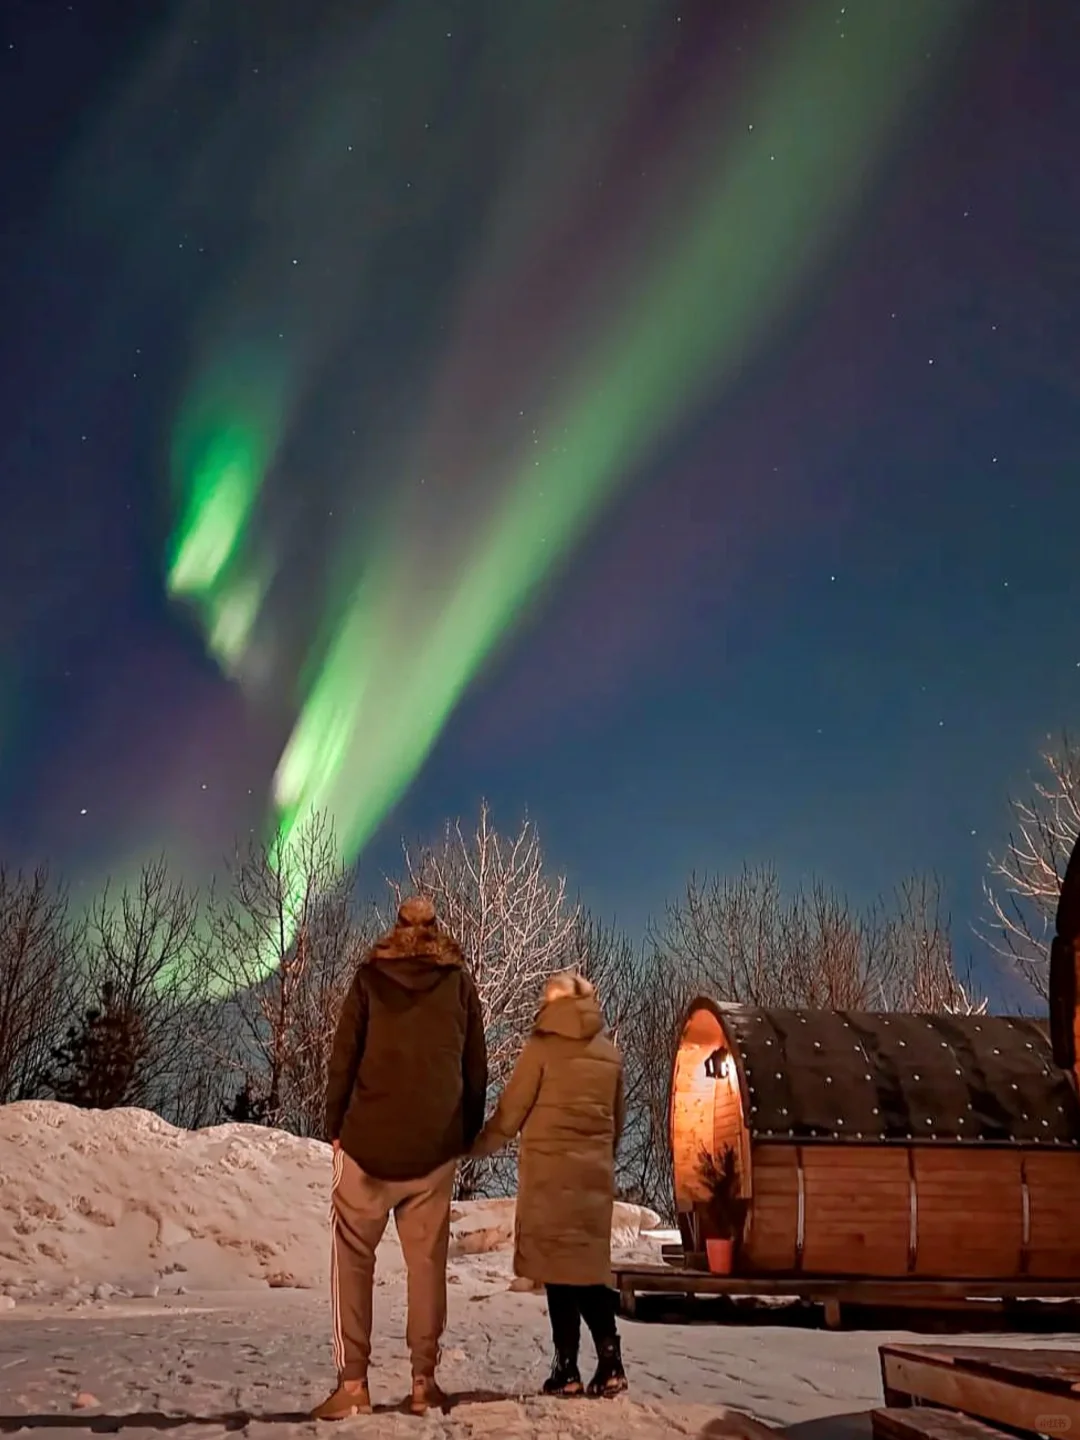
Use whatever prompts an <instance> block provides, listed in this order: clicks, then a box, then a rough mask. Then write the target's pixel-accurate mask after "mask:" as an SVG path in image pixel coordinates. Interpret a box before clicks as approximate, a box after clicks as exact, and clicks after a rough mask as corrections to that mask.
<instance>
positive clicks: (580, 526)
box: [169, 0, 971, 969]
mask: <svg viewBox="0 0 1080 1440" xmlns="http://www.w3.org/2000/svg"><path fill="white" fill-rule="evenodd" d="M970 9H971V5H970V0H957V3H947V0H905V4H904V7H903V22H902V23H900V22H899V21H898V20H897V13H898V12H897V9H896V8H894V7H892V6H890V5H886V4H881V3H869V4H862V5H860V4H851V3H849V4H848V6H847V8H846V12H845V13H844V19H843V22H842V24H843V31H844V35H843V38H842V39H841V38H839V37H838V33H837V24H838V20H837V15H836V12H835V10H834V9H833V7H828V8H826V7H825V6H822V5H817V4H815V5H807V6H805V7H802V8H801V9H800V10H799V11H798V23H797V24H795V25H792V26H790V27H789V28H788V29H787V31H786V32H785V36H784V41H783V44H782V48H781V49H780V50H779V51H778V53H777V54H776V55H774V57H773V59H772V62H771V63H770V64H769V65H767V66H766V67H765V69H764V72H763V74H762V75H761V77H760V78H759V83H758V85H757V86H756V87H755V89H754V91H753V92H752V93H751V95H750V96H749V97H748V101H747V103H745V104H742V105H740V107H739V108H740V113H744V114H745V115H746V116H748V117H750V118H751V120H752V123H751V124H750V125H749V127H748V129H747V130H746V132H745V133H744V135H743V136H742V137H741V138H740V139H739V140H738V141H737V142H734V143H733V144H731V145H729V146H728V147H727V153H726V157H724V158H720V159H718V158H717V150H718V148H719V146H718V142H717V123H718V122H717V121H716V119H715V117H711V119H710V121H709V123H708V124H703V125H702V126H701V128H700V131H695V133H701V134H703V135H705V136H706V137H707V138H706V143H704V144H703V145H702V147H701V149H702V153H701V155H700V157H699V162H698V165H697V168H696V172H695V176H696V178H695V180H694V183H693V184H692V186H691V188H690V189H689V190H688V191H685V193H686V194H687V195H688V196H689V203H688V204H684V205H683V206H682V208H683V209H684V210H685V211H688V212H689V213H688V214H687V223H686V224H685V225H684V226H683V228H682V229H681V230H680V231H679V232H678V234H677V235H676V236H675V237H674V240H672V239H671V238H670V237H668V236H666V235H662V234H658V235H657V236H654V237H652V240H651V243H650V244H648V245H646V246H643V247H642V251H643V252H644V253H645V254H646V255H647V257H648V258H647V260H645V261H643V263H641V264H640V265H639V267H638V269H637V271H636V273H631V274H630V275H629V276H628V283H627V284H626V285H625V287H624V292H623V301H622V304H621V305H620V306H617V307H613V312H612V314H610V315H609V317H608V318H607V321H606V322H605V323H602V324H600V325H598V326H597V333H596V334H595V335H594V337H593V339H592V340H591V342H590V343H588V344H586V345H584V346H580V345H579V346H578V347H577V349H576V351H575V363H573V364H567V366H566V369H565V371H564V372H563V384H562V392H561V394H560V395H559V396H557V397H555V401H554V404H553V405H552V406H550V407H549V416H548V420H549V423H548V425H547V426H546V427H545V428H546V429H547V430H548V431H549V432H550V433H551V434H553V435H557V436H558V437H559V444H558V447H557V448H552V450H551V451H549V452H548V453H547V454H546V455H543V454H541V455H540V458H539V463H537V451H536V450H535V449H530V450H529V453H528V454H527V455H523V457H522V460H521V464H520V467H519V469H518V470H517V472H516V473H511V474H510V475H508V476H507V477H505V479H504V480H500V477H497V476H492V477H490V478H491V481H492V490H493V492H494V493H496V494H497V495H498V496H499V500H498V503H497V506H496V508H495V509H494V511H493V513H491V515H490V519H489V523H488V524H487V527H486V529H478V530H477V532H476V533H475V534H474V535H472V536H471V537H470V542H469V545H468V547H467V548H466V550H465V553H464V554H462V555H460V556H458V563H457V564H456V565H455V567H454V571H453V574H452V576H451V578H450V581H449V583H448V584H447V586H446V587H445V589H444V591H443V593H442V594H440V595H438V596H432V597H429V598H426V599H424V600H422V601H418V600H417V598H416V595H415V593H414V592H413V591H412V589H411V586H410V576H412V575H415V573H416V569H415V566H416V564H417V563H422V561H423V556H422V555H417V554H416V553H415V549H414V550H413V551H412V552H411V553H410V538H409V536H408V534H407V533H406V531H405V529H404V527H401V526H399V527H398V530H397V533H395V532H394V530H393V527H391V531H390V534H389V535H388V536H387V537H386V543H385V544H384V545H380V546H379V547H378V548H377V549H375V550H373V552H372V555H371V557H370V563H369V564H368V566H367V568H366V570H365V573H364V576H363V580H362V582H361V583H360V584H359V585H358V586H357V587H356V588H355V589H354V590H353V592H352V594H351V596H350V597H349V599H348V602H347V603H346V604H345V605H344V607H343V608H342V610H341V611H340V612H339V614H338V617H337V621H336V628H335V630H334V632H333V634H332V637H331V639H330V641H329V643H328V644H327V645H326V647H325V649H324V651H323V652H322V655H321V663H320V664H318V665H317V666H316V667H313V672H312V675H311V679H310V683H309V684H308V686H307V689H306V692H305V693H304V694H303V696H302V697H301V701H300V706H299V714H298V718H297V721H296V725H295V728H294V731H293V733H292V736H291V737H290V740H289V742H288V744H287V746H286V748H285V751H284V754H283V755H282V758H281V761H280V764H279V766H278V769H277V772H276V775H275V778H274V809H273V814H272V818H271V833H273V832H274V831H276V833H277V836H278V838H279V839H281V840H283V841H284V842H285V843H288V840H289V837H290V836H291V835H293V834H294V833H295V827H296V826H297V825H298V824H301V823H302V822H303V820H304V819H305V817H307V816H309V815H310V814H312V813H313V812H320V811H325V812H326V813H327V814H328V815H329V816H330V817H331V819H332V821H333V823H334V825H335V829H336V833H337V837H338V842H339V844H340V846H341V849H342V853H343V858H344V859H345V860H346V861H348V862H350V863H351V862H352V861H353V860H354V859H355V858H356V857H357V856H358V855H359V854H360V852H361V851H362V849H363V848H364V846H365V845H366V844H367V842H368V841H369V840H370V839H371V837H372V835H373V834H374V832H375V831H376V830H377V828H378V827H379V825H380V823H381V822H382V820H383V819H384V818H385V816H386V815H387V813H388V812H389V810H390V809H391V808H392V807H393V805H394V804H395V803H396V802H397V800H398V799H399V798H400V797H401V795H402V794H403V792H404V791H405V790H406V789H407V787H408V786H409V785H410V783H411V782H412V781H413V779H414V778H415V776H416V775H417V773H418V772H419V770H420V768H421V766H422V765H423V764H424V762H425V760H426V758H427V757H428V755H429V753H430V752H431V750H432V748H433V746H434V744H435V742H436V740H437V738H438V736H439V734H440V732H441V730H442V729H443V727H444V725H445V723H446V721H447V719H448V717H449V715H450V714H451V712H452V710H453V709H454V707H455V705H456V704H457V702H458V701H459V700H460V698H461V696H462V694H463V692H464V691H465V689H466V688H467V686H468V685H469V683H470V682H471V681H472V679H473V678H474V677H475V675H476V674H477V672H478V670H479V668H480V667H481V665H482V663H483V662H484V660H485V658H486V657H487V656H488V655H489V653H490V652H491V650H492V648H493V647H494V646H495V645H496V643H497V642H498V641H499V639H500V638H501V637H502V636H503V635H504V634H505V633H506V632H507V631H508V629H509V627H510V626H511V625H512V624H513V622H514V620H515V619H516V618H517V616H518V615H519V614H520V612H521V610H522V608H523V606H524V604H525V603H526V602H527V600H528V599H529V597H530V595H531V594H533V593H534V592H535V590H536V589H537V587H538V586H539V585H540V584H541V583H542V582H543V581H544V579H545V578H546V577H547V576H548V575H549V574H550V572H551V571H552V569H553V567H554V566H555V565H556V564H557V563H559V562H560V561H562V560H563V559H564V558H565V557H566V556H567V554H568V553H569V552H570V551H571V550H572V548H573V546H574V545H575V543H576V542H577V541H579V539H580V538H581V537H582V535H583V533H584V532H585V531H586V529H587V528H588V526H589V525H590V524H591V523H592V522H593V521H594V520H595V519H596V517H597V515H598V513H599V512H600V511H601V509H602V508H603V507H604V506H605V505H606V504H607V503H608V502H609V501H610V499H611V498H612V496H613V494H614V493H615V491H616V490H617V488H618V486H619V485H620V484H621V483H622V482H623V481H624V480H625V479H626V478H627V477H628V476H629V475H630V474H632V473H633V471H634V470H635V468H636V467H637V466H639V465H640V463H641V462H642V460H643V459H644V458H645V457H646V456H647V455H648V453H649V452H650V451H651V450H653V449H655V447H656V446H657V445H658V443H659V442H660V441H662V439H663V438H664V436H665V435H666V434H669V433H670V431H671V430H672V428H673V427H674V426H675V425H676V424H677V423H678V421H679V420H680V419H681V418H682V417H684V416H685V415H686V414H687V413H688V412H689V411H691V410H692V409H693V408H694V407H695V406H696V405H699V404H700V403H701V402H702V401H703V400H704V399H706V398H707V397H708V396H709V395H715V394H717V393H719V392H720V390H721V388H722V386H723V385H724V383H725V381H727V380H729V379H731V378H732V377H734V376H736V375H737V374H738V373H739V371H740V369H741V367H743V366H744V365H745V363H746V360H747V358H748V356H749V355H750V354H751V353H752V351H753V350H754V348H755V347H757V346H760V345H761V344H762V342H763V340H764V338H765V337H766V334H767V332H768V330H769V329H770V327H772V326H773V325H775V323H776V321H777V320H778V319H779V318H780V317H781V315H782V313H783V312H784V311H785V310H786V309H787V308H788V307H789V306H790V304H791V302H792V300H793V298H795V296H796V292H797V290H798V287H799V285H800V283H801V282H804V281H805V280H806V278H807V276H808V272H812V271H813V269H814V268H815V267H816V266H817V265H819V264H820V262H821V261H822V259H823V257H824V255H825V254H826V253H827V250H828V247H829V245H830V243H831V242H832V241H833V240H834V238H835V236H836V234H837V232H838V231H839V230H840V229H841V227H842V226H843V225H844V223H845V222H846V221H849V220H850V218H851V216H852V213H853V212H854V211H855V210H856V209H857V207H858V205H859V202H860V199H861V197H862V195H863V194H864V192H865V189H866V185H867V180H868V175H869V173H870V171H871V169H872V166H873V165H874V163H875V161H876V160H878V158H879V157H880V155H881V152H882V150H883V149H884V147H885V145H886V144H887V143H888V141H889V139H890V136H891V135H892V133H893V132H894V129H895V127H896V125H897V122H898V121H899V120H900V118H901V116H902V112H903V109H904V107H905V104H910V103H911V101H912V100H913V99H914V98H915V97H918V96H919V95H920V94H921V93H922V91H923V87H924V85H925V84H926V82H927V81H928V80H929V79H930V78H931V74H932V70H933V69H934V67H939V66H940V65H941V64H942V62H943V60H944V58H945V57H946V55H947V54H948V51H949V48H950V45H951V43H952V42H953V41H954V40H955V38H956V36H957V35H958V34H959V32H960V30H961V27H962V24H963V22H964V20H965V19H966V17H967V15H968V13H969V11H970ZM678 208H679V197H678V196H675V197H671V204H670V205H665V204H657V206H656V212H657V213H660V214H663V215H667V214H670V213H673V212H674V213H677V211H678ZM279 413H280V412H279ZM263 418H264V421H265V410H264V417H263ZM276 443H277V437H276V435H275V434H274V432H273V431H272V430H271V429H270V428H269V427H268V426H266V425H265V423H264V425H263V427H262V428H259V426H258V425H257V424H254V423H232V424H223V425H222V427H221V431H220V434H219V436H218V437H217V439H216V440H215V442H214V443H213V444H209V445H207V446H205V448H204V449H203V451H202V452H201V462H200V468H197V469H196V470H195V471H194V472H193V478H192V481H191V483H190V484H189V485H188V487H187V496H188V502H187V505H186V508H185V510H184V512H183V518H182V521H181V524H180V526H179V529H178V540H177V542H176V545H175V547H174V552H173V563H172V567H171V570H170V575H169V582H170V588H171V589H172V590H173V591H174V592H175V593H181V594H184V595H186V596H187V597H189V598H191V599H194V600H195V601H196V603H197V604H198V606H199V608H200V611H201V612H202V613H203V614H204V616H205V617H206V620H205V622H204V623H206V624H207V629H208V635H209V643H210V644H211V645H212V646H215V647H216V649H217V652H218V653H221V654H224V655H227V656H228V657H229V659H230V661H231V663H234V664H235V663H236V662H237V659H238V657H239V654H240V652H241V651H242V649H243V645H244V643H245V640H246V638H247V635H248V634H249V633H250V627H251V625H252V624H253V623H254V612H255V611H256V610H257V608H258V599H257V595H258V591H257V588H255V587H252V588H249V589H248V590H247V591H245V590H244V588H243V585H242V584H240V583H239V581H238V579H237V576H238V574H243V573H245V572H243V570H242V569H241V570H238V568H237V556H238V555H239V554H240V553H241V552H242V549H243V535H244V530H245V527H246V526H247V525H248V523H249V519H250V515H251V512H252V509H253V507H254V505H255V502H256V498H257V490H258V477H259V474H260V472H261V471H262V469H263V468H264V467H265V465H266V464H267V463H268V457H269V456H270V455H271V454H272V452H273V450H274V448H275V446H276ZM245 594H246V595H247V597H248V598H247V600H244V599H243V598H242V597H243V596H244V595H245ZM226 615H228V616H229V618H228V619H227V620H226V619H225V618H224V617H225V616H226ZM223 632H228V638H227V639H226V638H224V636H223ZM215 637H216V638H215ZM276 962H277V957H276V956H267V957H266V965H267V968H268V969H269V968H271V967H272V966H273V965H274V964H276Z"/></svg>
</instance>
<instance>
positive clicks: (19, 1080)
mask: <svg viewBox="0 0 1080 1440" xmlns="http://www.w3.org/2000/svg"><path fill="white" fill-rule="evenodd" d="M77 966H78V933H77V929H76V927H75V926H73V925H72V924H71V922H70V920H69V918H68V908H67V897H66V895H65V894H64V893H63V892H62V891H60V890H57V889H55V888H54V887H53V886H52V885H51V883H50V881H49V876H48V873H47V871H45V870H44V869H39V870H35V871H34V873H33V874H32V875H25V874H23V873H22V872H21V871H15V872H12V871H9V870H5V869H3V868H2V867H0V1104H4V1103H6V1102H8V1101H11V1100H26V1099H31V1098H33V1097H34V1096H36V1095H38V1094H39V1093H40V1091H41V1089H42V1086H43V1084H44V1082H45V1076H46V1072H47V1070H48V1068H49V1064H50V1059H51V1055H52V1052H53V1050H54V1049H55V1048H56V1047H57V1046H58V1045H59V1044H60V1043H61V1039H62V1036H63V1035H64V1033H65V1031H66V1029H67V1027H68V1025H69V1024H70V1023H72V1022H73V1021H74V1019H75V1015H74V1012H73V1011H70V1009H67V1008H65V1007H68V1006H69V1002H70V997H71V996H72V993H73V989H74V986H73V980H74V977H75V975H76V974H77Z"/></svg>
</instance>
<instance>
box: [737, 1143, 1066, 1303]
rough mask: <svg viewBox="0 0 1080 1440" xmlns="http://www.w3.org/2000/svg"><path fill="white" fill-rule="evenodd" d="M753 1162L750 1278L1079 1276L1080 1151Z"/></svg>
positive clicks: (867, 1154)
mask: <svg viewBox="0 0 1080 1440" xmlns="http://www.w3.org/2000/svg"><path fill="white" fill-rule="evenodd" d="M800 1156H801V1160H802V1170H803V1196H804V1227H803V1244H802V1253H801V1255H800V1254H799V1253H798V1247H797V1243H796V1242H797V1230H798V1196H799V1176H798V1170H799V1157H800ZM752 1163H753V1190H754V1195H753V1204H752V1209H751V1215H750V1222H749V1227H748V1231H747V1234H746V1237H745V1241H744V1246H743V1256H742V1262H741V1265H740V1268H741V1269H742V1270H744V1271H745V1272H747V1273H754V1272H761V1273H763V1274H769V1273H783V1272H792V1271H796V1270H798V1271H800V1272H803V1273H806V1274H816V1275H873V1276H881V1277H883V1278H890V1277H891V1278H896V1277H901V1276H904V1275H907V1274H913V1275H917V1276H920V1277H927V1278H929V1277H935V1278H939V1279H948V1278H950V1277H955V1278H961V1279H972V1280H973V1279H994V1278H1002V1279H1010V1278H1014V1277H1018V1276H1021V1275H1024V1274H1030V1275H1031V1276H1033V1277H1041V1278H1047V1279H1049V1278H1059V1279H1063V1280H1069V1279H1073V1278H1080V1226H1077V1224H1076V1221H1075V1215H1076V1207H1077V1201H1078V1199H1080V1154H1077V1153H1076V1152H1072V1151H1069V1152H1065V1151H1047V1152H1041V1151H1034V1150H1026V1151H1025V1150H1020V1149H1016V1150H990V1149H985V1150H982V1149H980V1150H976V1149H975V1148H974V1147H973V1148H971V1149H963V1148H962V1147H960V1146H944V1145H943V1146H939V1147H936V1148H935V1147H930V1146H925V1147H922V1146H913V1147H911V1149H910V1150H909V1149H907V1148H899V1147H891V1146H869V1145H867V1146H858V1145H817V1146H811V1145H804V1146H801V1147H800V1146H796V1145H794V1144H792V1143H790V1142H789V1143H784V1144H777V1143H758V1144H756V1145H754V1147H753V1161H752ZM912 1173H913V1174H914V1178H915V1185H916V1201H917V1214H916V1245H915V1247H914V1253H913V1252H912V1246H911V1231H912V1220H911V1183H910V1182H911V1175H912ZM1024 1178H1026V1181H1027V1191H1028V1204H1027V1211H1028V1225H1027V1243H1026V1244H1025V1243H1024V1192H1023V1179H1024Z"/></svg>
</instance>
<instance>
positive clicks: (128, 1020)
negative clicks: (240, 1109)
mask: <svg viewBox="0 0 1080 1440" xmlns="http://www.w3.org/2000/svg"><path fill="white" fill-rule="evenodd" d="M199 919H200V910H199V899H198V895H197V894H196V893H195V892H194V891H193V890H189V889H188V888H187V887H186V886H185V885H184V884H182V883H181V882H180V881H177V880H174V879H173V878H172V877H171V876H170V874H169V871H168V867H167V865H166V862H165V860H164V859H163V858H162V859H159V860H156V861H151V862H148V863H147V864H145V865H144V866H143V867H142V870H141V871H140V873H139V877H138V879H137V880H136V881H135V883H134V884H132V885H128V886H125V887H124V888H123V889H122V890H121V891H120V892H119V894H115V893H114V891H113V889H112V887H111V885H107V886H106V887H105V890H104V891H103V893H102V894H101V896H100V897H99V898H98V900H97V901H96V902H95V904H94V905H93V907H92V909H91V912H90V915H89V917H88V919H87V922H86V927H85V933H84V937H83V957H82V958H83V964H82V970H81V974H80V976H79V978H78V979H77V980H76V982H75V987H74V989H75V994H74V996H73V997H71V998H72V1000H73V1001H75V1002H76V1008H78V1009H79V1010H80V1012H83V1013H84V1021H83V1025H82V1030H81V1031H80V1032H79V1033H80V1034H82V1040H83V1041H85V1045H86V1046H88V1047H90V1048H93V1047H94V1046H97V1047H98V1048H100V1047H101V1046H102V1045H104V1044H105V1043H106V1041H105V1039H104V1038H102V1037H103V1036H106V1035H107V1036H111V1037H112V1040H113V1041H116V1043H118V1044H119V1043H120V1042H119V1040H118V1039H117V1037H119V1036H121V1035H123V1036H125V1037H127V1038H126V1039H125V1040H124V1044H125V1045H126V1046H127V1047H128V1049H129V1050H130V1052H131V1055H130V1060H131V1066H130V1074H128V1075H127V1078H126V1080H125V1083H124V1085H123V1086H122V1087H121V1088H122V1091H123V1098H122V1100H121V1101H120V1102H117V1103H123V1104H138V1105H145V1106H147V1107H148V1108H150V1109H153V1110H156V1111H157V1112H158V1113H159V1114H161V1115H163V1116H164V1117H165V1118H166V1119H169V1120H171V1121H173V1122H174V1123H175V1124H178V1125H185V1126H188V1125H197V1124H205V1123H206V1122H207V1120H209V1119H210V1118H211V1117H212V1115H213V1105H214V1101H213V1094H212V1092H213V1087H214V1083H215V1077H214V1076H213V1075H212V1074H209V1073H207V1071H206V1068H205V1065H204V1063H203V1059H204V1057H203V1055H202V1052H201V1051H200V1049H199V1046H198V1045H197V1044H196V1040H195V1036H196V1034H197V1033H198V1032H199V1031H200V1029H201V1028H202V1024H203V1022H204V1020H205V1018H206V1016H207V1012H208V1007H209V1003H210V997H209V994H208V985H207V981H208V976H207V971H206V965H205V958H206V957H205V947H204V945H203V943H202V938H201V936H200V927H199ZM94 1016H96V1017H98V1018H97V1019H94V1018H93V1017H94ZM88 1027H89V1028H88ZM76 1029H77V1030H78V1027H76ZM70 1038H71V1037H70V1036H69V1040H70ZM129 1042H130V1044H129ZM110 1043H112V1042H111V1041H110ZM80 1044H82V1041H80ZM124 1063H125V1064H126V1063H127V1062H126V1061H125V1062H124ZM118 1065H119V1062H118ZM120 1068H122V1067H120ZM117 1073H119V1068H118V1072H117ZM73 1083H74V1082H73Z"/></svg>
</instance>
